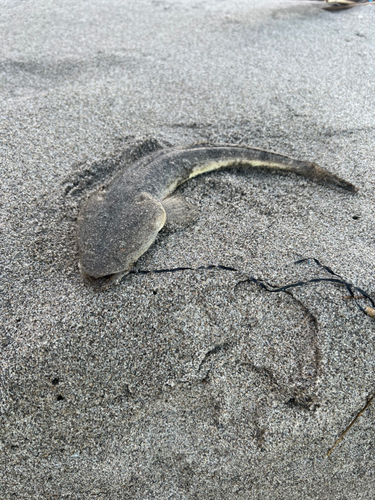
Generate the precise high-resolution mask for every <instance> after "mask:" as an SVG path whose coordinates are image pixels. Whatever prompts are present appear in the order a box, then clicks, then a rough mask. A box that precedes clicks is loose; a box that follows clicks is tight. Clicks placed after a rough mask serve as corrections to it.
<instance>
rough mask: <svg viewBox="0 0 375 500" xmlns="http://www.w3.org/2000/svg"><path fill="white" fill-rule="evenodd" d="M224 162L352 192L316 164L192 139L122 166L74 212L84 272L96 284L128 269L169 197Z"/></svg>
mask: <svg viewBox="0 0 375 500" xmlns="http://www.w3.org/2000/svg"><path fill="white" fill-rule="evenodd" d="M228 167H245V168H246V167H266V168H272V169H276V170H279V171H285V172H294V173H296V174H299V175H302V176H304V177H306V178H309V179H313V180H316V181H320V182H323V183H327V184H331V185H335V186H338V187H340V188H343V189H346V190H349V191H355V187H354V186H353V185H352V184H350V183H349V182H347V181H345V180H343V179H341V178H340V177H338V176H336V175H335V174H332V173H330V172H329V171H327V170H325V169H323V168H321V167H319V166H318V165H316V164H315V163H311V162H307V161H298V160H294V159H292V158H289V157H287V156H283V155H280V154H276V153H272V152H269V151H263V150H260V149H254V148H248V147H245V146H236V145H230V144H223V145H220V144H219V145H212V144H195V145H191V146H188V147H174V148H170V149H166V150H160V151H157V152H155V153H152V154H150V155H148V156H146V157H144V158H141V159H140V160H138V161H136V162H135V163H133V164H132V165H130V166H129V167H127V168H125V169H124V170H123V171H122V172H121V173H120V174H119V175H117V176H116V177H115V178H114V179H113V180H112V181H111V182H110V183H109V184H108V186H107V187H105V188H101V189H99V190H98V191H96V192H95V193H93V194H92V195H91V196H90V197H89V198H88V200H87V201H86V203H85V204H84V205H83V207H82V209H81V211H80V213H79V215H78V219H77V222H78V226H77V243H78V249H79V257H80V260H79V268H80V272H81V274H82V276H83V277H84V278H85V279H86V281H88V282H89V283H90V284H92V285H94V286H95V287H96V288H98V289H104V288H107V287H108V286H109V285H110V284H111V283H113V282H116V281H118V280H119V279H121V277H122V276H124V275H125V274H127V273H128V272H129V271H130V269H131V267H132V265H133V264H134V263H135V262H136V261H137V260H138V259H139V257H140V256H141V255H142V254H143V253H145V252H146V251H147V249H148V248H149V247H150V246H151V245H152V243H153V242H154V241H155V239H156V237H157V234H158V232H159V231H160V230H161V229H162V227H163V226H164V224H165V223H166V220H167V212H168V210H166V207H167V204H168V200H169V199H170V197H171V194H172V193H173V192H174V191H175V190H176V188H177V187H178V186H179V185H181V184H182V183H184V182H186V181H187V180H189V179H191V178H192V177H196V176H197V175H200V174H203V173H206V172H211V171H213V170H219V169H223V168H228Z"/></svg>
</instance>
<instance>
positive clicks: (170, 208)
mask: <svg viewBox="0 0 375 500" xmlns="http://www.w3.org/2000/svg"><path fill="white" fill-rule="evenodd" d="M161 203H162V205H163V207H164V210H165V213H166V214H167V224H172V225H176V226H179V227H186V226H190V225H191V224H192V223H193V222H195V221H196V220H197V218H198V215H199V211H198V208H197V207H195V206H193V205H191V204H190V203H189V202H188V201H186V200H185V198H183V197H182V196H179V195H175V196H169V197H168V198H165V199H164V200H163V201H162V202H161Z"/></svg>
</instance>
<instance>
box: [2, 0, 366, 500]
mask: <svg viewBox="0 0 375 500" xmlns="http://www.w3.org/2000/svg"><path fill="white" fill-rule="evenodd" d="M320 5H321V4H319V3H316V4H315V3H314V4H309V3H306V2H301V3H298V2H292V1H291V2H275V1H265V0H263V1H262V2H259V1H256V0H246V1H245V0H236V1H235V0H233V1H230V0H222V1H219V0H202V1H198V0H170V1H163V0H153V1H151V0H127V1H120V0H98V1H95V2H85V1H83V0H81V1H78V2H77V0H74V1H72V0H66V1H64V2H56V1H52V0H43V1H33V0H25V1H22V0H1V1H0V23H1V26H0V33H1V44H0V47H1V48H0V51H1V58H0V68H1V72H0V78H1V174H2V175H1V184H2V189H1V192H2V196H1V238H2V239H1V242H2V245H1V254H0V270H1V283H0V287H1V288H0V289H1V301H2V303H1V311H2V319H1V345H2V348H1V352H0V360H1V361H0V366H1V391H2V393H1V427H0V498H1V499H4V500H5V499H31V498H32V499H54V498H57V499H63V498H64V499H65V498H66V499H68V498H69V499H91V498H95V499H161V500H164V499H197V500H198V499H199V500H200V499H204V500H206V499H262V500H267V499H270V500H271V499H272V500H278V499H279V500H288V499H322V500H324V499H327V500H328V499H329V500H332V499H340V500H344V499H346V500H349V499H350V500H351V499H356V500H359V499H369V498H372V497H373V495H374V491H375V469H374V466H375V454H374V440H375V430H374V421H375V404H373V405H372V406H370V408H369V409H367V411H366V412H365V414H364V415H363V416H362V417H361V418H360V419H359V421H357V423H356V425H355V426H354V427H353V428H352V429H351V430H350V431H349V432H348V434H347V435H346V436H345V438H344V439H343V441H342V442H341V443H340V444H339V445H338V446H337V448H336V449H335V450H334V452H333V453H332V455H331V456H330V458H328V459H327V458H326V453H327V450H328V449H329V448H330V447H331V446H332V445H333V443H334V442H335V440H336V439H337V438H338V436H339V435H340V433H341V432H342V431H343V430H344V429H345V427H346V426H347V425H348V424H349V422H350V420H351V419H352V418H353V416H354V415H355V414H356V413H357V412H358V411H359V410H360V409H361V408H362V407H363V406H364V404H365V403H366V398H367V397H368V396H369V395H370V394H372V393H373V391H374V390H375V384H374V380H375V344H374V337H375V321H374V320H371V319H370V318H369V317H367V316H365V315H364V314H362V313H361V312H360V310H359V309H358V308H356V306H355V304H354V303H353V301H352V300H348V298H347V296H348V292H347V291H346V290H345V288H343V287H342V286H337V285H334V284H327V283H325V284H324V283H323V284H315V285H308V286H305V287H302V288H296V289H293V290H292V291H291V293H290V294H286V293H280V294H269V293H267V292H265V291H264V290H261V289H260V288H258V287H257V286H255V285H253V284H249V283H242V284H239V285H238V286H236V284H237V283H238V281H240V280H241V279H242V280H243V279H244V275H243V274H241V273H233V272H225V271H198V272H193V271H187V272H180V273H177V274H159V275H132V276H130V277H128V278H126V279H123V281H122V282H121V283H120V284H119V285H117V286H114V287H113V288H111V289H109V290H108V291H106V292H104V293H101V294H95V293H94V292H93V291H92V290H91V289H90V288H88V287H86V286H85V285H84V283H83V281H82V279H81V277H80V275H79V273H78V269H77V247H76V243H75V236H74V232H75V221H76V217H77V213H78V210H79V207H80V206H81V204H82V202H83V201H84V199H85V198H86V196H87V195H88V194H89V193H90V192H92V190H93V189H95V188H96V187H98V186H99V185H101V184H102V183H105V182H107V181H108V180H109V179H110V178H111V176H113V175H114V174H115V172H117V171H118V169H121V168H125V166H126V164H128V163H129V161H132V160H134V159H136V158H139V157H140V156H141V155H143V154H146V153H147V152H149V151H153V150H154V149H156V148H158V147H161V146H163V147H165V146H168V145H171V144H172V145H177V144H183V143H187V144H188V143H192V142H194V141H202V140H210V141H213V142H232V143H242V144H246V145H251V146H255V147H261V148H265V149H271V150H274V151H277V152H280V153H284V154H288V155H290V156H293V157H295V158H298V159H306V160H313V161H316V162H317V163H319V164H320V165H321V166H323V167H325V168H327V169H329V170H331V171H332V172H335V173H336V174H338V175H340V176H342V177H344V178H345V179H347V180H349V181H350V182H352V183H354V184H355V185H356V186H357V187H358V188H359V189H360V191H359V193H358V194H357V195H351V194H348V193H346V192H343V191H340V190H339V189H332V188H328V187H324V186H320V185H317V184H314V183H312V182H310V181H307V180H305V179H301V178H298V177H297V176H294V175H288V176H282V175H279V174H275V173H273V174H270V173H267V172H264V171H260V170H258V171H254V172H253V173H246V174H245V173H243V172H233V171H232V172H229V171H227V172H220V173H212V174H209V175H204V176H201V177H197V178H195V179H193V180H192V181H190V182H189V183H187V184H185V185H184V186H183V187H182V188H181V189H180V190H179V191H180V192H181V193H183V194H184V196H185V197H187V198H188V200H189V201H190V202H191V203H193V204H195V205H196V206H198V207H199V218H198V220H197V222H196V223H195V224H192V225H190V226H189V227H187V228H183V227H182V228H173V227H169V228H168V227H167V228H166V229H165V230H163V231H162V233H161V234H160V237H159V238H158V240H157V242H156V244H155V245H153V247H152V248H151V249H150V251H148V252H147V253H146V254H145V255H144V256H143V257H142V258H141V259H140V261H139V262H138V264H137V268H138V269H163V268H172V267H178V266H192V267H195V266H200V265H206V264H223V265H228V266H235V267H237V268H238V269H240V270H242V271H243V272H244V273H249V274H251V275H252V276H256V277H262V278H264V279H265V280H267V281H268V282H270V283H273V284H278V285H282V284H285V283H288V282H293V281H296V280H301V279H308V278H314V277H326V276H327V273H326V272H325V271H324V270H322V269H319V268H318V267H317V266H316V265H314V264H313V263H312V262H310V264H300V265H296V264H295V263H294V262H295V261H296V260H298V259H301V258H303V257H316V258H318V259H319V260H320V261H321V262H322V263H324V264H326V265H328V266H329V267H331V268H332V269H333V270H334V271H336V272H338V273H339V274H340V275H342V276H343V277H344V278H345V279H346V280H348V281H350V282H352V283H355V284H356V285H357V286H360V287H361V288H363V289H365V290H367V291H368V292H369V293H370V294H371V295H372V296H374V289H375V278H374V260H375V246H374V219H375V203H374V202H375V200H374V194H373V193H374V185H375V180H374V176H373V165H374V161H375V160H374V156H375V155H374V139H375V126H374V116H375V100H374V98H373V89H374V81H375V65H374V63H373V61H374V49H375V8H374V7H372V6H361V7H358V8H353V9H351V10H348V11H342V12H339V13H335V14H332V13H328V12H324V11H322V10H320ZM361 303H362V304H363V305H368V303H366V302H364V301H361Z"/></svg>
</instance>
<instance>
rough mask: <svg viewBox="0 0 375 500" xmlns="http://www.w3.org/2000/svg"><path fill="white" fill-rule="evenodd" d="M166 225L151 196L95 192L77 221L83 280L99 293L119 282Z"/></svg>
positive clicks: (163, 212) (158, 207)
mask: <svg viewBox="0 0 375 500" xmlns="http://www.w3.org/2000/svg"><path fill="white" fill-rule="evenodd" d="M165 221H166V213H165V210H164V208H163V206H162V204H161V203H160V202H158V201H157V200H156V199H155V198H153V197H152V196H151V195H150V194H148V193H138V194H128V195H126V194H124V193H123V195H122V196H118V197H116V196H107V193H106V192H105V191H104V190H99V191H97V192H95V193H94V194H93V195H91V196H90V198H89V199H88V200H87V202H86V203H85V204H84V206H83V207H82V209H81V211H80V213H79V215H78V219H77V222H78V225H77V243H78V249H79V257H80V258H79V268H80V272H81V274H82V276H83V277H84V278H85V279H86V281H88V282H89V283H90V284H92V285H94V286H95V287H96V288H99V289H103V288H107V287H108V286H109V285H110V284H111V283H113V282H116V281H118V280H119V279H120V278H121V277H122V276H123V275H124V274H127V273H128V272H129V271H130V269H131V267H132V265H133V264H134V262H136V261H137V260H138V259H139V257H140V256H141V255H142V254H144V253H145V252H146V251H147V249H148V248H149V247H150V245H152V243H153V242H154V241H155V239H156V237H157V234H158V232H159V231H160V229H161V228H162V227H163V226H164V224H165Z"/></svg>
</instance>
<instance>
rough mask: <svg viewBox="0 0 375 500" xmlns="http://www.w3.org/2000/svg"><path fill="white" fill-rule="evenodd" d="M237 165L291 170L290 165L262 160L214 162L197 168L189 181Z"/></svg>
mask: <svg viewBox="0 0 375 500" xmlns="http://www.w3.org/2000/svg"><path fill="white" fill-rule="evenodd" d="M235 165H238V166H240V165H249V166H251V167H270V168H277V169H278V170H289V169H290V167H289V165H284V164H283V163H274V162H269V161H261V160H240V159H238V160H225V161H214V162H211V163H207V164H206V165H204V166H203V167H201V168H196V169H195V170H193V172H192V173H191V174H190V175H189V179H192V178H193V177H196V176H197V175H201V174H204V173H206V172H212V171H213V170H218V169H219V168H225V167H234V166H235Z"/></svg>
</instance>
